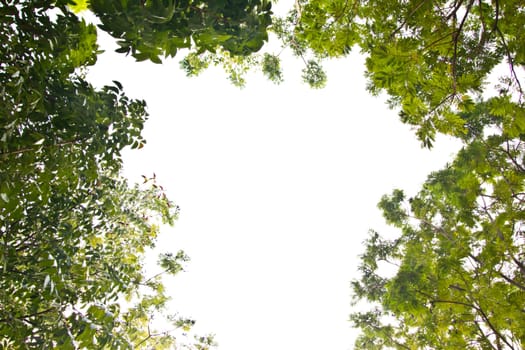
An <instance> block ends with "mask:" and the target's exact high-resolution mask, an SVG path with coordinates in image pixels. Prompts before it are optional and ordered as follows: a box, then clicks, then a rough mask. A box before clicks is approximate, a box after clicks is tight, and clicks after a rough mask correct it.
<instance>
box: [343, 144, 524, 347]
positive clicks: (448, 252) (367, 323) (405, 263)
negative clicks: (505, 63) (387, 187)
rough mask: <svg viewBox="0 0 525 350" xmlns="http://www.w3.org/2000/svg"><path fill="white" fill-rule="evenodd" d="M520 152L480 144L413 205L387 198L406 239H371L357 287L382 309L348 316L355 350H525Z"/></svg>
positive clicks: (392, 219)
mask: <svg viewBox="0 0 525 350" xmlns="http://www.w3.org/2000/svg"><path fill="white" fill-rule="evenodd" d="M524 155H525V148H524V144H523V141H521V140H514V139H509V138H508V137H506V136H505V135H491V136H489V137H486V138H479V139H476V140H473V141H472V142H471V143H469V144H468V145H467V146H465V147H464V148H463V149H462V150H461V151H460V152H459V154H458V156H457V157H456V159H455V161H454V162H453V163H451V164H450V165H449V166H447V167H446V168H445V169H443V170H441V171H437V172H435V173H432V174H431V175H430V176H429V178H428V180H427V182H426V183H425V184H424V186H423V188H422V190H421V191H420V192H419V193H418V194H417V195H416V196H415V197H413V198H410V199H409V200H408V202H407V201H405V196H404V194H403V192H402V191H401V190H396V191H394V192H393V194H392V195H391V196H384V197H383V199H382V200H381V202H380V204H379V206H380V208H381V209H382V210H383V212H384V216H385V218H386V220H387V221H388V222H389V223H390V224H392V225H393V226H395V227H397V228H399V230H400V234H399V235H398V236H396V237H395V238H390V239H387V238H383V237H381V236H380V235H379V234H378V233H377V232H371V234H370V237H369V239H368V240H367V241H366V251H365V253H364V254H363V255H362V258H361V265H360V267H359V269H360V271H361V278H360V280H358V281H354V282H353V290H354V293H355V294H354V295H355V298H356V299H357V300H359V299H365V300H368V301H369V302H372V303H373V304H374V305H376V308H375V309H373V310H371V311H369V312H357V313H354V314H353V315H352V321H353V322H354V324H355V325H356V326H358V327H360V328H361V329H362V330H363V333H362V335H361V337H360V338H359V339H358V341H357V343H356V348H357V349H380V348H397V349H424V348H432V349H490V348H493V349H521V348H522V346H523V344H524V343H525V332H524V330H525V317H524V312H525V311H524V310H525V261H524V258H525V235H524V229H523V228H524V227H523V223H524V219H525V205H524V203H525V197H524V195H525V192H524V187H525V181H524V180H525V171H524V170H525V163H524ZM384 264H391V265H392V268H394V269H395V271H396V272H395V274H394V276H393V277H389V278H387V277H386V276H388V274H385V271H386V269H385V265H384Z"/></svg>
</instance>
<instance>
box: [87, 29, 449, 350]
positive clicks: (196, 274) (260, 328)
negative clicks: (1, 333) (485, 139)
mask: <svg viewBox="0 0 525 350" xmlns="http://www.w3.org/2000/svg"><path fill="white" fill-rule="evenodd" d="M101 38H102V39H103V40H102V42H108V41H111V40H107V38H105V37H104V36H102V35H101ZM104 45H107V43H106V44H104ZM181 58H182V57H179V58H177V60H167V61H166V62H165V63H164V64H163V65H154V64H150V63H144V62H143V63H137V62H134V60H133V59H132V58H130V57H127V58H126V57H124V56H123V55H117V54H114V53H113V52H111V49H108V51H107V53H106V54H104V55H102V56H101V57H100V58H99V62H98V63H97V65H96V66H95V67H94V68H93V69H92V70H91V73H90V75H89V77H90V79H91V81H93V82H94V83H95V84H96V85H102V84H109V83H111V80H118V81H120V82H121V83H122V84H123V85H124V88H125V90H126V92H127V94H128V96H131V97H135V98H141V99H145V100H146V101H147V102H148V105H149V112H150V115H151V117H150V120H149V121H148V122H147V124H146V128H145V131H144V136H145V138H146V139H147V145H146V147H145V148H144V149H142V150H138V151H133V152H127V153H126V157H125V169H126V175H127V176H129V177H130V178H131V179H133V180H138V179H139V176H140V175H142V174H144V175H148V176H151V175H152V173H153V172H155V173H156V175H157V179H158V181H159V183H160V184H162V185H163V186H164V187H165V188H166V189H167V191H168V195H169V196H170V198H171V199H173V200H174V201H175V202H176V203H177V204H178V205H179V206H180V207H181V215H180V219H179V220H178V222H177V224H176V225H175V227H174V228H165V229H164V230H163V236H162V238H161V240H160V241H159V249H160V250H161V251H173V252H176V251H177V250H179V249H184V250H185V251H186V253H187V254H188V255H190V257H191V258H192V261H191V262H190V263H189V265H188V266H187V269H186V270H187V271H186V272H184V273H181V274H180V275H178V276H177V277H176V278H175V279H174V280H173V281H170V284H169V286H168V288H169V291H170V292H169V293H170V295H172V296H173V307H174V309H176V310H178V311H179V312H180V313H181V314H182V315H186V316H191V317H194V318H195V319H196V320H197V325H196V328H197V330H198V331H200V332H202V333H207V332H211V333H216V339H217V341H218V342H219V349H220V350H269V349H271V350H296V349H301V350H318V349H331V350H346V349H350V348H351V347H352V344H353V340H354V339H355V336H356V332H355V331H354V330H352V329H351V325H350V323H349V322H348V315H349V313H350V312H351V306H350V302H351V290H350V281H351V280H352V279H353V278H355V277H357V274H356V272H355V271H356V268H357V265H358V264H359V254H360V252H361V249H362V245H361V243H362V241H363V240H364V239H365V237H366V234H367V231H368V229H370V228H374V229H379V231H380V232H386V231H387V230H388V231H392V232H395V231H393V230H394V229H392V228H385V226H384V224H383V220H382V218H381V214H380V212H379V210H378V209H377V208H376V204H377V202H378V200H379V199H380V197H381V196H382V195H383V194H385V193H390V192H391V190H392V189H394V188H402V189H405V190H407V193H408V194H409V195H414V194H415V193H416V191H417V190H418V188H419V187H420V185H421V183H422V182H423V181H424V179H425V178H426V175H427V174H428V173H429V172H430V171H432V170H438V169H440V168H441V167H442V166H443V164H444V163H445V162H446V161H448V160H451V159H452V154H453V150H454V149H455V147H454V144H453V142H451V141H450V140H447V139H439V140H438V141H439V142H438V143H437V144H436V146H435V147H434V149H433V150H432V151H428V150H425V149H421V147H420V144H419V142H418V141H417V140H416V138H415V135H414V133H413V132H411V131H410V129H409V127H407V126H405V125H402V124H401V122H400V121H399V120H398V118H397V115H396V112H395V111H391V110H388V109H387V107H386V105H385V103H384V99H383V98H374V97H372V96H370V95H369V94H368V93H367V92H366V90H365V86H366V81H365V79H364V77H363V72H364V64H363V62H364V61H363V58H362V57H360V56H359V55H358V54H357V53H354V54H352V55H351V56H350V57H348V58H346V59H344V60H338V61H332V62H329V64H327V66H326V68H327V71H328V85H327V87H326V88H325V89H323V90H311V89H310V88H308V87H307V86H306V85H304V84H303V83H301V79H300V70H301V68H302V67H301V65H300V62H299V61H297V60H293V59H289V58H288V57H284V62H283V65H284V71H285V78H286V82H285V83H284V84H282V85H279V86H275V85H273V84H272V83H269V82H267V81H265V80H264V78H262V77H261V74H255V75H251V76H249V77H248V85H247V87H246V88H244V89H242V90H240V89H238V88H235V87H233V86H231V85H230V83H229V82H228V81H227V79H226V77H225V76H224V74H222V72H221V71H220V70H218V69H211V70H209V71H207V72H205V73H204V74H202V76H200V77H198V78H192V79H190V78H186V77H185V76H184V73H183V72H182V71H181V70H180V69H179V65H178V60H180V59H181Z"/></svg>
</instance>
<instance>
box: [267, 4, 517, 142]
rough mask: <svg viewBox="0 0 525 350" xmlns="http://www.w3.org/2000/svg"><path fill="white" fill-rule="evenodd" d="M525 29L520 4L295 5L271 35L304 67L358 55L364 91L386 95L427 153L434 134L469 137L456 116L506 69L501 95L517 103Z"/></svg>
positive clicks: (462, 122)
mask: <svg viewBox="0 0 525 350" xmlns="http://www.w3.org/2000/svg"><path fill="white" fill-rule="evenodd" d="M524 23H525V13H524V12H523V11H522V4H521V2H519V1H492V2H488V1H474V0H467V1H445V0H440V1H425V0H411V1H399V0H387V1H385V0H381V1H379V0H369V1H357V0H309V1H305V0H298V1H296V2H295V7H294V8H293V9H291V11H290V12H289V14H288V15H287V16H286V17H283V18H274V20H273V25H272V28H271V29H272V31H273V32H275V33H276V34H277V36H278V37H279V39H280V40H281V42H282V44H283V46H284V47H289V48H290V49H291V50H292V52H293V53H294V54H295V55H296V56H298V57H301V59H302V60H303V61H304V63H305V65H309V62H310V58H308V57H312V59H315V60H316V61H317V66H318V67H321V66H320V63H319V60H323V59H325V58H327V57H340V56H345V55H347V54H348V53H350V52H351V49H352V48H353V47H355V46H357V47H359V48H360V49H361V51H362V53H364V54H365V55H366V56H367V63H366V68H367V71H366V75H367V77H368V80H369V86H368V88H369V90H370V91H371V92H372V93H374V94H379V93H380V92H383V91H384V92H386V93H388V95H389V96H390V100H389V104H390V106H392V107H396V108H399V109H400V118H401V120H402V121H403V122H404V123H408V124H410V125H413V126H414V128H415V129H416V134H417V136H418V138H419V139H420V140H421V141H422V142H423V145H425V146H427V147H431V146H432V143H433V141H434V138H435V134H436V132H441V133H445V134H449V135H454V136H456V137H462V136H463V135H464V134H465V133H466V132H467V129H466V126H465V125H464V121H463V120H462V118H461V117H460V114H461V113H465V112H468V111H469V108H470V106H471V105H472V103H473V102H472V101H475V100H477V99H479V98H480V96H481V93H482V92H483V90H484V89H485V88H486V86H485V82H486V79H487V77H489V75H491V74H492V73H493V72H494V71H495V68H496V66H497V65H498V64H500V63H502V62H504V61H506V63H507V64H508V69H507V73H506V74H505V73H503V76H502V79H503V80H504V84H503V85H504V87H502V88H503V89H507V90H509V89H510V90H513V93H514V94H515V100H514V102H516V101H519V102H520V103H521V102H522V99H523V91H522V87H521V83H520V82H519V80H518V70H519V68H522V66H523V65H524V64H525V49H524V48H523V45H522V43H523V41H524V38H525V37H524V36H525V30H524V29H523V28H524ZM307 80H309V79H307Z"/></svg>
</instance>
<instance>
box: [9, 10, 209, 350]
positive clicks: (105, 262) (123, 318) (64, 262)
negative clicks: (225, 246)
mask: <svg viewBox="0 0 525 350" xmlns="http://www.w3.org/2000/svg"><path fill="white" fill-rule="evenodd" d="M68 5H70V4H69V3H68V2H67V1H57V2H54V1H21V0H13V1H4V2H3V3H2V7H1V8H0V13H1V16H0V42H1V44H0V80H1V82H2V84H1V86H2V88H1V89H0V115H1V117H0V159H1V162H2V168H1V170H0V244H1V249H0V269H1V276H2V277H1V278H0V335H1V336H0V344H1V346H2V347H10V346H12V347H14V348H20V349H33V348H35V349H36V348H38V349H43V348H45V349H55V348H59V349H79V348H89V349H108V348H111V349H127V348H130V349H131V348H152V347H153V348H155V349H162V348H173V346H176V345H175V338H174V333H173V330H174V329H180V330H181V332H186V331H187V330H188V329H189V327H191V325H192V324H193V321H191V320H188V319H185V318H179V317H175V316H173V317H169V318H167V321H166V324H171V325H172V326H171V329H164V330H160V331H156V330H155V328H157V327H156V325H155V324H153V323H152V318H153V316H154V315H155V316H156V317H157V318H159V317H160V315H162V314H163V312H164V311H163V310H164V308H165V306H166V303H167V301H168V298H167V296H166V295H165V291H164V288H165V287H164V285H163V283H162V276H163V275H164V274H166V273H170V274H174V273H177V272H179V271H181V270H182V268H183V264H184V263H185V262H186V261H187V260H188V258H187V257H186V256H185V255H184V253H183V252H179V253H177V254H175V255H173V254H170V253H165V254H163V255H161V257H160V260H159V266H160V268H161V270H160V272H159V273H158V274H156V275H154V276H152V277H150V278H148V277H147V275H146V271H145V270H144V267H143V260H144V254H145V252H146V251H147V250H148V249H150V248H152V247H154V244H155V239H156V237H157V235H158V233H159V225H161V224H173V222H174V220H175V219H176V218H177V215H178V207H177V206H175V205H174V204H173V203H171V202H170V201H169V200H168V199H167V197H166V195H165V193H164V191H163V189H162V187H160V186H159V185H157V184H156V183H155V179H154V178H151V179H148V178H145V181H144V184H142V185H141V186H138V185H136V186H130V185H128V183H127V182H126V181H125V179H123V178H122V177H121V175H120V170H121V166H122V161H121V151H122V149H124V148H125V147H131V148H141V147H143V145H144V143H145V141H144V140H143V139H142V137H141V131H142V128H143V125H144V122H145V120H146V118H147V113H146V110H145V107H146V104H145V102H144V101H141V100H132V99H129V98H128V97H127V96H126V95H125V94H124V92H123V89H122V86H121V84H120V83H118V82H113V84H112V85H109V86H105V87H104V88H102V89H95V88H94V87H93V86H91V85H90V84H89V83H88V82H87V81H86V80H85V79H84V76H83V75H84V70H85V69H86V67H87V66H88V65H91V64H94V63H95V61H96V54H97V50H98V48H97V45H96V29H95V27H94V26H93V25H91V24H87V23H85V22H84V21H82V20H79V19H78V18H77V16H76V15H74V14H73V13H72V12H71V11H70V10H69V8H68ZM125 300H126V301H125ZM164 327H165V325H163V328H164ZM179 343H180V342H177V344H179ZM177 346H178V345H177ZM188 346H190V347H191V348H195V349H208V348H210V347H211V346H213V339H212V338H211V337H202V338H198V339H196V340H195V342H194V344H189V345H188Z"/></svg>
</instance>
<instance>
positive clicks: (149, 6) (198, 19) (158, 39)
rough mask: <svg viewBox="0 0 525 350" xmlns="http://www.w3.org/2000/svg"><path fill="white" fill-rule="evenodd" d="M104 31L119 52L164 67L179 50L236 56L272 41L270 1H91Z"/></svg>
mask: <svg viewBox="0 0 525 350" xmlns="http://www.w3.org/2000/svg"><path fill="white" fill-rule="evenodd" d="M89 8H90V9H91V10H92V11H93V12H94V13H95V14H96V15H97V16H98V18H99V19H100V20H101V21H102V25H101V26H100V28H101V29H102V30H104V31H106V32H108V33H109V34H111V35H112V36H113V37H115V38H116V39H117V40H118V44H119V45H120V48H119V49H118V50H117V51H118V52H123V53H127V54H128V53H131V55H132V56H133V57H135V58H136V59H137V60H139V61H142V60H147V59H149V60H151V61H153V62H155V63H160V62H161V59H160V56H166V57H167V56H170V57H174V56H175V55H176V53H177V52H178V51H179V50H180V49H190V48H191V49H192V50H194V52H197V53H198V54H200V53H203V52H206V51H209V52H215V51H216V50H217V49H218V48H221V49H222V50H225V51H227V52H229V53H231V54H232V55H234V56H246V55H249V54H251V53H253V52H256V51H258V50H259V49H260V48H261V47H262V46H263V44H264V42H265V41H266V40H267V39H268V34H267V27H268V26H269V25H270V23H271V17H270V14H271V3H270V2H268V1H266V0H228V1H226V0H219V1H213V2H209V1H202V0H184V1H175V0H146V1H143V0H129V1H104V0H90V2H89Z"/></svg>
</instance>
